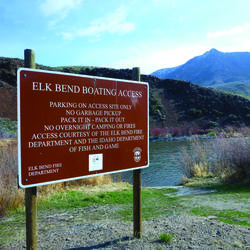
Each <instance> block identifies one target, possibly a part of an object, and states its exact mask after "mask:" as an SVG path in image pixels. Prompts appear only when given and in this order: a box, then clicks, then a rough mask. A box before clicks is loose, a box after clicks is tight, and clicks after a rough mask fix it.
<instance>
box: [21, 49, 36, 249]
mask: <svg viewBox="0 0 250 250" xmlns="http://www.w3.org/2000/svg"><path fill="white" fill-rule="evenodd" d="M24 67H25V68H31V69H35V68H36V64H35V52H34V51H33V50H30V49H26V50H25V51H24ZM19 139H20V138H19ZM25 213H26V246H27V249H28V250H31V249H32V250H35V249H37V187H30V188H26V189H25Z"/></svg>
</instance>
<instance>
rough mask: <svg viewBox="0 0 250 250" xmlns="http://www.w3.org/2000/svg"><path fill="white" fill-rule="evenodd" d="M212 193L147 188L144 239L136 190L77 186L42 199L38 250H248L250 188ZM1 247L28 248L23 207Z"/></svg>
mask: <svg viewBox="0 0 250 250" xmlns="http://www.w3.org/2000/svg"><path fill="white" fill-rule="evenodd" d="M197 188H198V186H197ZM199 188H202V189H203V188H206V189H207V188H209V185H208V186H204V185H202V186H199ZM210 188H211V185H210ZM212 188H213V189H215V190H216V192H213V193H206V194H196V195H192V194H188V195H182V196H178V195H177V191H176V190H174V189H172V188H159V189H152V188H143V190H142V204H143V206H142V215H143V218H142V219H143V238H142V239H140V240H137V239H134V238H133V237H132V232H133V223H132V187H131V185H128V184H124V183H120V184H119V183H118V184H108V185H102V186H99V187H94V188H93V187H78V188H75V189H72V190H68V191H64V192H61V193H57V194H54V195H51V196H50V197H40V198H39V202H38V245H39V249H96V248H98V249H195V248H196V249H197V248H198V249H218V248H225V249H231V248H234V249H244V248H246V249H247V247H249V246H250V233H249V232H250V213H249V211H250V200H249V196H250V188H249V187H237V186H231V188H230V187H227V188H226V186H225V185H223V186H220V185H217V187H216V185H213V187H212ZM164 232H165V233H167V234H170V235H172V236H173V239H172V240H171V241H170V242H169V243H164V242H162V241H160V235H161V234H162V233H164ZM0 242H1V243H0V244H1V245H0V248H1V249H23V247H24V246H25V217H24V209H23V208H19V209H18V210H16V211H12V212H11V213H9V214H8V216H6V217H4V218H2V219H0Z"/></svg>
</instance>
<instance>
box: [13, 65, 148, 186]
mask: <svg viewBox="0 0 250 250" xmlns="http://www.w3.org/2000/svg"><path fill="white" fill-rule="evenodd" d="M23 70H25V71H32V72H41V73H48V74H57V75H67V76H77V77H82V78H92V79H103V80H110V81H119V82H129V83H135V84H144V85H146V86H147V103H148V105H147V114H148V141H147V153H148V159H147V165H142V166H140V167H134V168H133V167H131V168H127V169H122V170H117V171H111V172H104V173H99V174H91V175H84V176H78V177H73V178H67V179H60V180H56V181H49V182H42V183H36V184H31V185H22V176H21V110H20V107H21V105H20V103H21V100H20V75H21V71H23ZM17 124H18V188H30V187H37V186H43V185H48V184H55V183H60V182H66V181H73V180H80V179H85V178H90V177H96V176H101V175H106V174H115V173H122V172H127V171H132V170H137V169H144V168H147V167H149V84H148V83H147V82H142V81H133V80H126V79H117V78H108V77H99V76H89V75H80V74H71V73H65V72H59V71H49V70H41V69H30V68H18V70H17Z"/></svg>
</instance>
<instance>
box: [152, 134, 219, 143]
mask: <svg viewBox="0 0 250 250" xmlns="http://www.w3.org/2000/svg"><path fill="white" fill-rule="evenodd" d="M214 138H217V136H205V135H204V136H203V135H192V136H178V137H173V136H168V137H165V136H150V137H149V141H150V142H159V141H193V140H197V139H198V140H207V139H214Z"/></svg>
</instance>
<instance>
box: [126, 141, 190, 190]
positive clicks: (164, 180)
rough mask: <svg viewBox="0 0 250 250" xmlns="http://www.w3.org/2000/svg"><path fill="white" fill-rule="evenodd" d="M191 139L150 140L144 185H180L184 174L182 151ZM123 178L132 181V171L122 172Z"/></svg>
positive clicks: (144, 172)
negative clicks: (181, 161)
mask: <svg viewBox="0 0 250 250" xmlns="http://www.w3.org/2000/svg"><path fill="white" fill-rule="evenodd" d="M190 143H191V142H190V141H160V142H150V144H149V145H150V146H149V152H150V154H149V167H148V168H145V169H142V185H143V186H146V187H162V186H175V185H178V184H179V183H180V181H181V178H182V176H183V172H182V169H181V164H180V160H181V151H182V149H183V148H187V147H188V148H189V146H190ZM122 180H124V181H128V182H129V183H132V180H133V177H132V171H129V172H124V173H122Z"/></svg>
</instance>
